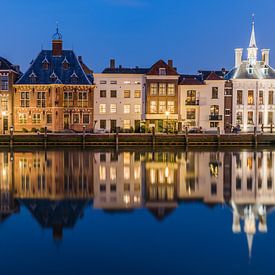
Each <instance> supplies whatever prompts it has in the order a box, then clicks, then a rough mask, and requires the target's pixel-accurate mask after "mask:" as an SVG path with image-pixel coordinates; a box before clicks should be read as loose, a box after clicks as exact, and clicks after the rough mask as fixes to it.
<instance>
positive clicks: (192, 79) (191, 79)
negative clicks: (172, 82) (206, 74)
mask: <svg viewBox="0 0 275 275" xmlns="http://www.w3.org/2000/svg"><path fill="white" fill-rule="evenodd" d="M179 85H204V83H203V81H202V79H201V75H181V76H180V79H179Z"/></svg>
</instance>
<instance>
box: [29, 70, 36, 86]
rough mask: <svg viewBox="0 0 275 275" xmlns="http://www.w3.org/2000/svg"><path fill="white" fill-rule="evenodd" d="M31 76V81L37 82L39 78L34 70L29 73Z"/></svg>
mask: <svg viewBox="0 0 275 275" xmlns="http://www.w3.org/2000/svg"><path fill="white" fill-rule="evenodd" d="M29 78H30V82H31V83H33V84H34V83H36V80H37V76H36V74H35V73H34V71H32V73H31V74H30V75H29Z"/></svg>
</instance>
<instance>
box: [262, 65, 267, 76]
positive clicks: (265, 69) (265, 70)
mask: <svg viewBox="0 0 275 275" xmlns="http://www.w3.org/2000/svg"><path fill="white" fill-rule="evenodd" d="M263 72H264V75H268V67H267V66H265V67H264V68H263Z"/></svg>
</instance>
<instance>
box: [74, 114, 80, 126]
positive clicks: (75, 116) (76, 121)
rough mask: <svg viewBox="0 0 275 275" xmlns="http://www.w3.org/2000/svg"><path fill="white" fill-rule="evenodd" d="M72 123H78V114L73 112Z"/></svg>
mask: <svg viewBox="0 0 275 275" xmlns="http://www.w3.org/2000/svg"><path fill="white" fill-rule="evenodd" d="M73 123H75V124H79V114H73Z"/></svg>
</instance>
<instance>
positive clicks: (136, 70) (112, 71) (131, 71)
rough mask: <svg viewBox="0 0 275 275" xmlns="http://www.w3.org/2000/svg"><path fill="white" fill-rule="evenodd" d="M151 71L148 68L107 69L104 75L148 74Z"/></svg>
mask: <svg viewBox="0 0 275 275" xmlns="http://www.w3.org/2000/svg"><path fill="white" fill-rule="evenodd" d="M149 70H150V69H147V68H139V67H136V68H123V67H118V68H105V69H104V70H103V72H102V73H103V74H147V73H148V72H149Z"/></svg>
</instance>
